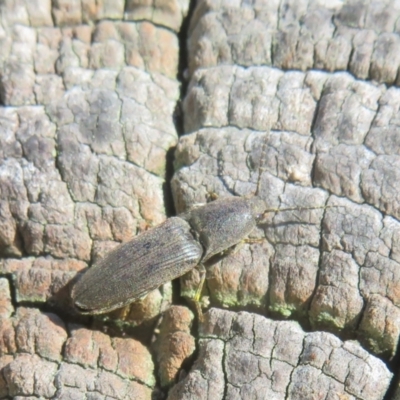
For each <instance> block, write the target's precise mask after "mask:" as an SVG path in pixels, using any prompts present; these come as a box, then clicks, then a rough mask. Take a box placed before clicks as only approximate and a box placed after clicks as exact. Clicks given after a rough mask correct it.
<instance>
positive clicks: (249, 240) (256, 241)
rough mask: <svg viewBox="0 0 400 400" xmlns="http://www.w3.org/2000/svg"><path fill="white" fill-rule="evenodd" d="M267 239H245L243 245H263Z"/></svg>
mask: <svg viewBox="0 0 400 400" xmlns="http://www.w3.org/2000/svg"><path fill="white" fill-rule="evenodd" d="M264 240H265V239H264V238H246V239H243V240H242V242H241V243H249V244H252V243H262V242H263V241H264Z"/></svg>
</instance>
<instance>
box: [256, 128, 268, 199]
mask: <svg viewBox="0 0 400 400" xmlns="http://www.w3.org/2000/svg"><path fill="white" fill-rule="evenodd" d="M268 138H269V130H268V132H267V133H266V134H265V139H264V141H263V145H262V148H261V155H260V164H259V167H258V178H257V187H256V192H255V196H258V193H259V190H260V184H261V175H262V173H263V172H264V171H265V166H264V164H265V156H266V154H267V140H268Z"/></svg>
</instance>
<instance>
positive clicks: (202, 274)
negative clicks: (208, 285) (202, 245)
mask: <svg viewBox="0 0 400 400" xmlns="http://www.w3.org/2000/svg"><path fill="white" fill-rule="evenodd" d="M196 269H197V270H198V271H199V273H200V282H199V285H198V286H197V290H196V293H195V295H194V297H193V299H192V300H193V303H194V306H195V308H196V313H197V316H198V317H199V321H200V322H202V321H203V310H202V309H201V305H202V304H201V301H200V300H201V293H202V291H203V287H204V282H205V280H206V272H207V271H206V268H205V267H204V265H203V264H199V265H198V266H197V267H196Z"/></svg>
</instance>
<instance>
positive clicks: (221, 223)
mask: <svg viewBox="0 0 400 400" xmlns="http://www.w3.org/2000/svg"><path fill="white" fill-rule="evenodd" d="M265 209H266V207H265V203H264V201H263V200H262V199H261V198H260V197H258V196H254V197H252V198H250V199H248V198H242V197H232V198H225V199H219V200H216V201H214V202H211V203H208V204H206V205H203V206H201V207H197V208H194V209H192V210H190V211H188V212H186V213H184V214H181V215H179V216H177V217H172V218H169V219H168V220H166V221H165V222H164V223H162V224H161V225H159V226H157V227H155V228H153V229H150V230H148V231H146V232H144V233H142V234H140V235H138V236H136V237H134V238H133V239H132V240H131V241H129V242H127V243H124V244H122V245H120V246H118V247H116V248H115V249H114V250H113V251H111V252H110V253H109V254H108V255H106V257H104V258H103V259H102V260H100V261H99V262H98V263H96V264H95V265H94V266H93V267H91V268H89V269H88V271H87V272H86V273H85V274H84V275H83V276H82V278H81V279H80V280H78V282H77V283H76V284H75V286H74V287H73V289H72V292H71V297H72V300H73V303H74V306H75V307H76V309H77V310H79V312H81V313H84V314H101V313H105V312H109V311H112V310H114V309H116V308H120V307H123V306H125V305H127V304H129V303H132V302H133V301H135V300H137V299H139V298H140V297H142V296H143V295H145V294H146V293H147V292H149V291H151V290H153V289H156V288H157V287H159V286H161V285H162V284H164V283H166V282H168V281H170V280H173V279H175V278H178V277H179V276H181V275H183V274H185V273H186V272H188V271H190V270H191V269H193V268H194V267H196V266H197V265H198V264H200V263H203V262H205V261H207V260H208V259H209V258H211V257H212V256H213V255H216V254H218V253H221V252H222V251H224V250H227V249H228V248H230V247H232V246H234V245H235V244H237V243H239V242H240V241H242V240H243V239H244V238H245V237H246V236H247V235H248V234H249V233H250V232H251V231H252V230H253V229H254V228H255V226H256V224H257V222H258V219H259V218H260V216H261V215H262V214H263V212H264V211H265Z"/></svg>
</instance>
